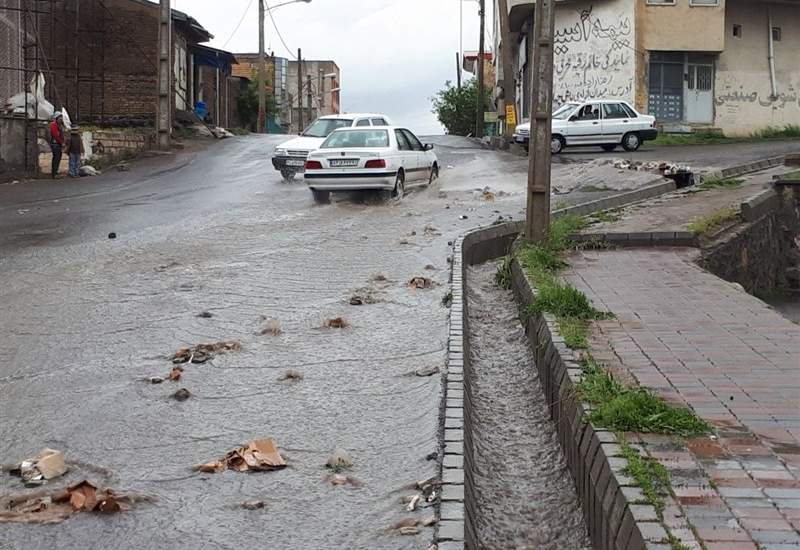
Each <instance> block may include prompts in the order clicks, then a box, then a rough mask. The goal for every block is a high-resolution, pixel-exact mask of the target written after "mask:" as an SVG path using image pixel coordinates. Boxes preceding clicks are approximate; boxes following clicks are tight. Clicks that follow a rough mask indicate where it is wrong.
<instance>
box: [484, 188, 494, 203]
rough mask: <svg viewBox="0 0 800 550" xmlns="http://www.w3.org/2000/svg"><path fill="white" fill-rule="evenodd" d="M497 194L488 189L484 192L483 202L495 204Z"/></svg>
mask: <svg viewBox="0 0 800 550" xmlns="http://www.w3.org/2000/svg"><path fill="white" fill-rule="evenodd" d="M494 199H495V194H494V193H492V192H491V191H489V190H488V189H484V190H483V200H485V201H487V202H494Z"/></svg>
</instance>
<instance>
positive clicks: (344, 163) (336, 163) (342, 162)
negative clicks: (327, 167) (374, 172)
mask: <svg viewBox="0 0 800 550" xmlns="http://www.w3.org/2000/svg"><path fill="white" fill-rule="evenodd" d="M329 162H330V164H331V168H355V167H356V166H358V159H331V160H330V161H329Z"/></svg>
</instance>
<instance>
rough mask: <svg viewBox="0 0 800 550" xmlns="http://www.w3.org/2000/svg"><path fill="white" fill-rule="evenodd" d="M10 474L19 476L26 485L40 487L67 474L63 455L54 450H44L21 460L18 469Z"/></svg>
mask: <svg viewBox="0 0 800 550" xmlns="http://www.w3.org/2000/svg"><path fill="white" fill-rule="evenodd" d="M11 473H12V474H13V475H18V476H20V477H21V478H22V480H23V481H24V482H25V484H26V485H42V484H44V483H47V482H48V481H49V480H51V479H54V478H57V477H61V476H63V475H64V474H65V473H67V465H66V464H65V463H64V453H62V452H61V451H57V450H55V449H44V450H43V451H41V452H40V453H38V454H37V455H35V456H32V457H31V458H28V459H25V460H23V461H22V463H21V464H20V465H19V467H18V468H14V469H13V470H11Z"/></svg>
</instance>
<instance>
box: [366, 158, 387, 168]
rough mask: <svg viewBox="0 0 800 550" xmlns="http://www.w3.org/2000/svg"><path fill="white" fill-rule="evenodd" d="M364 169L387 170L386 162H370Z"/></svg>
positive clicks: (379, 160)
mask: <svg viewBox="0 0 800 550" xmlns="http://www.w3.org/2000/svg"><path fill="white" fill-rule="evenodd" d="M364 168H386V161H385V160H383V159H378V160H368V161H367V163H366V164H365V165H364Z"/></svg>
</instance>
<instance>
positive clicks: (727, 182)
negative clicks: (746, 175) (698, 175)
mask: <svg viewBox="0 0 800 550" xmlns="http://www.w3.org/2000/svg"><path fill="white" fill-rule="evenodd" d="M742 183H744V180H743V179H739V178H708V179H704V180H703V183H701V184H700V185H699V186H698V187H700V188H701V189H735V188H737V187H741V185H742Z"/></svg>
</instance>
